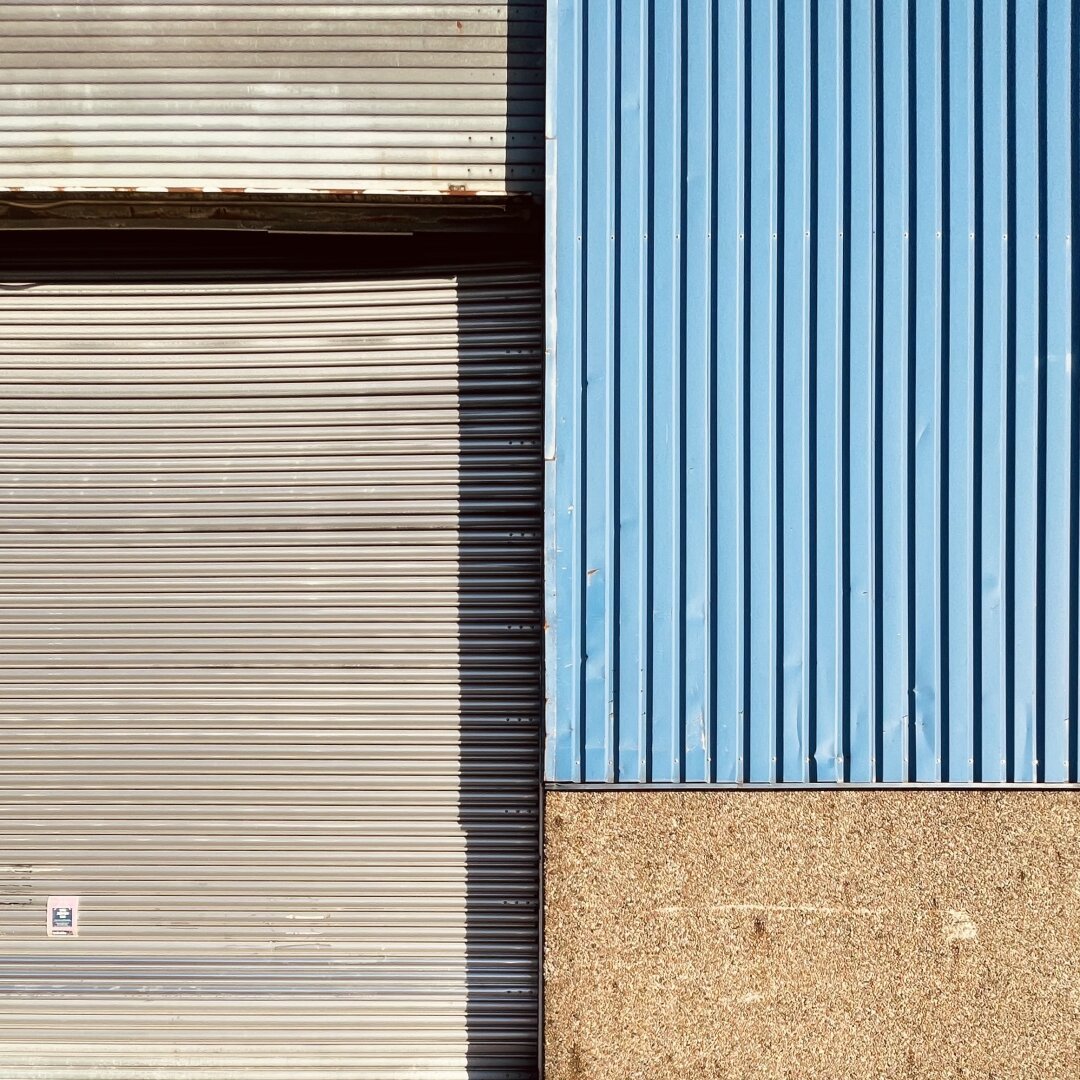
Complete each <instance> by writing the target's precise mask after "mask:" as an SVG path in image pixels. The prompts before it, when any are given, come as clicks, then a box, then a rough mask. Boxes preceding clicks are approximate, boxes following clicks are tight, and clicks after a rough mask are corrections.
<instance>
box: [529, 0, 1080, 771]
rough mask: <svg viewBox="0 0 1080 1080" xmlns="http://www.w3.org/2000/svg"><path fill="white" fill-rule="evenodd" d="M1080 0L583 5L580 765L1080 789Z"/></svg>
mask: <svg viewBox="0 0 1080 1080" xmlns="http://www.w3.org/2000/svg"><path fill="white" fill-rule="evenodd" d="M1078 22H1080V12H1077V10H1075V8H1074V5H1073V3H1072V2H1071V0H1042V2H1039V3H1036V2H1034V0H1032V2H1030V3H1029V2H1021V0H1007V2H1005V0H996V2H995V0H991V2H985V3H978V2H977V0H878V2H876V3H866V4H846V3H843V2H841V0H826V2H821V3H816V2H814V0H741V2H739V0H731V2H730V3H728V2H723V3H717V2H716V0H679V2H677V3H675V2H672V0H652V2H650V0H551V2H550V3H549V41H548V47H549V53H548V118H547V126H548V130H547V136H548V208H549V250H548V267H549V279H548V289H549V295H548V300H549V323H548V334H549V340H548V345H549V380H548V386H549V398H548V432H547V436H548V437H547V454H548V472H547V541H548V566H547V575H548V576H547V710H548V713H547V723H548V741H547V761H546V775H547V778H548V779H549V780H551V781H559V782H571V783H573V782H590V783H596V782H600V783H605V782H623V783H645V782H654V783H726V782H754V783H779V782H784V783H791V782H794V783H802V782H808V783H815V782H818V783H821V782H841V783H842V782H856V783H875V782H883V783H894V782H949V783H976V782H984V783H1001V782H1006V783H1007V782H1033V781H1034V782H1046V783H1059V782H1066V781H1071V782H1076V781H1077V780H1078V779H1080V778H1078V746H1077V743H1078V720H1077V717H1078V702H1077V696H1078V678H1077V676H1078V579H1080V547H1078V541H1080V385H1078V375H1077V372H1076V370H1075V368H1074V366H1073V361H1072V358H1073V356H1074V355H1075V354H1076V353H1077V344H1078V339H1080V274H1078V269H1080V268H1078V265H1077V258H1078V256H1077V251H1076V245H1074V243H1073V237H1074V236H1075V234H1076V231H1077V227H1078V224H1080V132H1078V116H1080V26H1078Z"/></svg>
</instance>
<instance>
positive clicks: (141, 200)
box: [0, 189, 542, 234]
mask: <svg viewBox="0 0 1080 1080" xmlns="http://www.w3.org/2000/svg"><path fill="white" fill-rule="evenodd" d="M541 220H542V209H541V207H540V206H539V204H538V203H537V202H536V200H534V199H533V198H532V197H531V196H527V195H513V196H507V197H497V196H479V195H471V194H468V193H465V192H459V191H453V192H448V193H447V194H446V195H439V196H428V195H415V196H410V195H365V194H362V193H355V192H330V193H327V194H320V195H308V194H290V193H282V194H277V193H275V194H261V193H252V192H203V191H197V190H196V191H192V190H178V189H173V190H169V191H163V192H143V191H108V192H96V191H76V190H72V191H64V190H62V189H54V190H50V191H10V192H3V193H0V229H50V228H53V229H55V228H60V229H72V228H101V229H123V228H129V229H130V228H135V229H162V228H164V229H172V228H177V229H183V228H197V229H245V230H252V231H260V232H326V233H356V234H363V233H384V234H388V233H416V232H469V233H476V232H511V233H533V232H535V231H536V230H537V229H538V228H539V227H540V224H541Z"/></svg>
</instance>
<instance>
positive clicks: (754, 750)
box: [746, 3, 776, 782]
mask: <svg viewBox="0 0 1080 1080" xmlns="http://www.w3.org/2000/svg"><path fill="white" fill-rule="evenodd" d="M749 18H750V23H749V31H748V44H749V49H748V52H749V56H748V60H749V73H750V74H749V80H748V87H749V92H748V99H749V100H748V110H747V115H748V130H747V140H748V146H747V150H748V155H749V160H750V169H749V185H748V197H747V205H748V230H747V231H748V235H747V242H748V250H749V257H748V280H747V282H746V288H747V290H748V292H747V296H748V313H749V319H748V325H747V328H746V332H747V335H748V337H747V353H748V362H747V365H746V379H747V386H746V403H747V417H746V420H747V424H748V428H747V438H748V447H749V451H748V455H747V482H746V499H747V511H746V512H747V515H748V526H749V528H748V544H747V546H748V554H747V557H748V559H749V591H748V598H747V604H748V608H749V620H748V621H749V635H748V643H749V688H748V689H749V693H748V707H749V713H748V717H749V730H748V736H749V741H748V746H747V754H748V761H747V764H748V773H747V778H748V779H750V780H754V781H758V782H763V781H767V780H771V779H772V778H773V775H774V766H773V758H774V750H775V729H774V728H773V725H772V718H773V717H774V716H775V670H776V666H775V659H774V657H775V653H774V634H775V632H776V608H775V579H774V572H775V571H774V568H775V537H774V528H775V524H774V507H775V492H774V473H773V456H774V443H773V431H774V424H775V417H774V401H775V390H774V380H775V377H776V376H775V371H776V331H775V317H776V311H775V302H776V282H775V275H774V266H775V251H776V240H775V235H776V228H775V224H776V218H775V200H776V187H775V168H776V165H775V146H776V140H775V125H776V90H775V65H774V60H773V56H774V51H773V50H774V41H775V36H774V30H775V8H774V5H773V4H772V3H761V4H753V5H751V7H750V13H749Z"/></svg>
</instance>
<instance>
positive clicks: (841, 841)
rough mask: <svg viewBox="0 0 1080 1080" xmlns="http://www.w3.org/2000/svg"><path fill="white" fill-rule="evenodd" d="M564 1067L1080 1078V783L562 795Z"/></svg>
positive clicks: (595, 1076)
mask: <svg viewBox="0 0 1080 1080" xmlns="http://www.w3.org/2000/svg"><path fill="white" fill-rule="evenodd" d="M545 843H546V869H545V881H546V928H545V1000H546V1020H545V1032H546V1060H547V1077H548V1080H621V1078H635V1080H636V1078H646V1077H647V1078H649V1080H676V1078H678V1080H684V1078H685V1080H694V1078H699V1077H700V1078H706V1077H707V1078H710V1080H713V1078H718V1080H719V1078H737V1080H759V1078H760V1080H765V1078H768V1080H776V1078H792V1080H795V1078H798V1080H818V1078H820V1080H834V1078H844V1080H860V1078H867V1080H868V1078H871V1077H872V1078H875V1080H877V1078H885V1077H890V1078H891V1077H905V1078H906V1077H920V1078H921V1077H948V1078H957V1077H964V1078H967V1077H972V1078H975V1077H978V1078H981V1080H1005V1078H1014V1077H1016V1078H1019V1077H1023V1078H1028V1077H1031V1078H1039V1080H1057V1078H1062V1080H1064V1078H1068V1080H1075V1078H1076V1077H1078V1076H1080V793H1078V792H1074V791H1060V792H1043V791H1039V792H1019V791H1009V792H989V791H970V792H956V791H910V790H908V791H858V792H855V791H853V792H835V791H829V792H801V791H800V792H793V791H772V792H761V791H747V792H677V793H666V792H640V793H639V792H610V793H597V792H580V793H553V794H550V795H549V796H548V799H547V813H546V838H545Z"/></svg>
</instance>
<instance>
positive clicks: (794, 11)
mask: <svg viewBox="0 0 1080 1080" xmlns="http://www.w3.org/2000/svg"><path fill="white" fill-rule="evenodd" d="M782 11H783V20H782V22H781V25H780V27H779V33H780V34H781V39H780V40H781V43H782V45H783V51H782V54H781V55H782V60H781V61H780V62H779V63H778V70H779V72H780V74H781V75H782V90H780V89H779V88H778V92H779V99H780V101H781V103H782V105H783V123H782V124H781V125H780V131H779V134H780V135H781V136H782V140H783V141H782V153H779V152H778V155H777V156H778V165H777V175H778V178H782V181H783V182H782V184H781V185H780V191H781V192H782V197H781V198H779V199H778V204H779V206H780V208H781V209H782V221H783V224H782V227H781V229H780V236H781V240H782V244H781V245H780V248H779V250H778V263H779V266H778V278H777V280H778V282H779V284H780V287H781V288H782V303H780V304H778V316H779V317H780V321H779V327H778V338H779V342H780V344H779V353H780V361H779V365H780V372H781V377H782V383H781V391H780V395H779V399H778V400H779V407H780V417H779V418H778V435H777V437H778V441H779V443H780V448H779V450H778V454H777V456H778V469H779V473H780V477H781V500H782V501H781V509H780V522H781V528H780V540H781V552H782V557H781V559H780V560H779V565H778V571H777V572H778V574H779V575H780V577H781V580H782V582H783V591H782V602H781V611H782V620H781V628H782V635H781V639H780V648H781V656H780V660H781V664H780V698H779V708H780V710H781V715H780V717H779V723H780V731H781V737H780V743H781V747H780V757H779V761H778V765H777V772H778V775H780V776H783V777H785V778H790V779H792V780H806V779H808V777H809V746H808V741H809V731H808V720H809V671H810V665H809V633H808V625H809V583H808V581H807V564H808V559H807V550H808V529H807V509H808V505H809V499H808V485H807V476H806V463H807V454H806V442H807V438H808V429H809V426H810V417H809V415H808V408H807V407H808V386H809V367H808V361H809V253H810V205H809V200H810V185H809V173H810V163H809V155H810V123H809V120H810V105H811V97H810V79H811V74H810V65H809V31H810V4H809V3H808V2H807V0H784V4H783V6H782Z"/></svg>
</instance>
